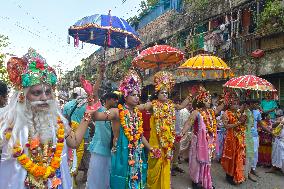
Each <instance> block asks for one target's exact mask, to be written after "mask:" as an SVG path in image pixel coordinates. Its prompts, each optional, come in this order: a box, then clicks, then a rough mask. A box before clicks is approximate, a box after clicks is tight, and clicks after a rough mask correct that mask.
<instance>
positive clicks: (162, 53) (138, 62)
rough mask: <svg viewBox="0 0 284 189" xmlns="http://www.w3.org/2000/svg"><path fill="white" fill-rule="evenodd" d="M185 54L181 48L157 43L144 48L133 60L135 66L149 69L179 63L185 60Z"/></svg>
mask: <svg viewBox="0 0 284 189" xmlns="http://www.w3.org/2000/svg"><path fill="white" fill-rule="evenodd" d="M183 58H184V54H183V52H181V51H180V50H178V49H176V48H174V47H171V46H168V45H155V46H153V47H149V48H147V49H145V50H143V51H142V52H141V53H140V54H139V55H138V56H137V57H136V58H134V60H133V61H132V64H133V66H135V67H138V68H142V69H149V68H157V67H158V68H164V67H168V66H171V65H173V64H178V63H179V62H180V61H181V60H183Z"/></svg>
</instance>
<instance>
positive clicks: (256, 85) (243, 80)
mask: <svg viewBox="0 0 284 189" xmlns="http://www.w3.org/2000/svg"><path fill="white" fill-rule="evenodd" d="M223 86H224V87H228V88H234V89H245V90H255V91H271V92H275V91H277V90H276V89H275V88H274V86H273V85H272V84H271V83H270V82H268V81H267V80H265V79H263V78H260V77H257V76H254V75H244V76H239V77H235V78H232V79H230V80H229V81H227V82H226V83H225V84H224V85H223Z"/></svg>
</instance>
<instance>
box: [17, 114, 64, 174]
mask: <svg viewBox="0 0 284 189" xmlns="http://www.w3.org/2000/svg"><path fill="white" fill-rule="evenodd" d="M57 124H58V127H59V128H58V130H57V144H56V149H55V152H54V155H53V158H52V159H51V161H50V165H48V166H44V165H39V164H38V163H34V162H33V161H32V160H31V159H30V158H29V157H28V156H27V155H26V154H25V153H23V148H22V147H21V145H20V144H18V145H16V146H15V147H14V149H13V151H14V157H17V160H18V162H19V163H20V164H21V165H22V167H23V168H25V169H26V170H27V172H28V174H30V175H32V176H34V177H35V178H38V179H41V180H47V178H48V177H49V176H52V175H53V174H54V173H55V171H56V169H58V168H59V167H60V164H61V154H62V151H63V147H64V125H63V122H62V121H61V119H60V117H58V118H57Z"/></svg>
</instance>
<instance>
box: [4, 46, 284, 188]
mask: <svg viewBox="0 0 284 189" xmlns="http://www.w3.org/2000/svg"><path fill="white" fill-rule="evenodd" d="M7 65H8V73H9V78H10V80H11V84H12V86H13V87H14V88H15V92H14V94H12V95H11V97H10V99H9V103H8V104H7V100H8V98H7V96H8V90H7V85H5V84H4V83H3V82H0V92H1V94H0V102H1V104H0V105H1V109H0V113H1V114H0V147H1V162H0V177H1V180H0V186H1V187H3V188H10V189H26V188H43V189H46V188H59V189H71V188H73V187H74V186H76V185H77V184H78V183H77V175H78V171H79V170H80V169H81V170H83V171H84V179H85V181H86V188H88V189H96V188H97V189H109V188H111V189H126V188H128V189H143V188H149V189H170V188H171V180H172V177H175V176H178V175H180V174H185V171H184V170H183V169H182V168H180V167H179V162H180V161H182V160H185V161H187V162H188V170H189V177H188V179H190V180H191V181H192V186H193V188H194V189H195V188H204V189H212V188H214V182H213V179H212V175H211V164H212V162H213V161H217V162H220V164H221V166H222V168H223V170H224V177H226V180H227V181H228V182H229V183H230V184H232V185H237V184H241V183H242V182H245V181H246V180H247V179H250V180H252V181H254V182H257V180H258V178H259V174H258V171H257V166H258V165H262V166H265V167H267V168H269V169H267V173H272V172H276V171H282V172H283V171H284V128H283V124H284V117H283V111H281V110H280V109H279V106H278V105H277V103H276V101H275V100H273V98H272V96H271V95H270V93H266V94H267V95H266V97H265V99H263V100H262V101H259V100H255V99H252V98H250V97H249V96H247V97H246V98H243V97H242V98H241V96H240V95H239V94H238V93H235V92H234V91H233V90H232V91H227V92H226V93H225V94H222V95H221V94H220V95H219V96H218V95H217V94H213V95H212V96H211V95H210V93H209V91H207V90H206V89H205V88H204V87H203V86H202V85H200V86H198V87H197V88H196V89H197V91H196V92H195V94H189V95H188V96H187V97H186V98H185V99H184V100H183V101H181V100H180V99H179V98H178V97H179V95H177V94H175V93H174V91H173V88H174V85H175V80H174V77H173V75H172V74H171V73H169V72H166V71H159V72H157V73H156V74H155V75H154V84H155V95H153V96H152V98H151V99H148V98H147V96H146V97H145V96H144V95H142V98H140V96H141V88H142V81H141V78H140V77H139V75H138V74H137V73H136V72H135V71H133V70H130V71H129V72H128V73H127V74H126V75H125V76H124V78H123V79H122V81H121V82H120V85H119V88H118V91H119V93H120V94H118V93H116V92H110V93H107V94H104V95H103V96H99V93H98V91H99V88H100V86H101V81H102V80H103V76H104V70H105V68H104V66H103V65H100V66H99V70H98V71H99V74H98V75H99V77H98V78H97V80H96V82H95V83H94V84H92V83H91V82H90V81H88V80H86V79H85V78H84V76H82V77H81V78H80V81H81V85H82V87H78V88H75V89H74V90H73V94H72V97H71V99H70V101H69V102H67V103H65V104H64V105H63V104H60V103H59V101H58V100H57V99H56V97H55V90H56V83H57V78H56V74H55V72H54V70H53V68H52V67H50V66H49V65H48V64H47V62H46V61H45V59H44V58H43V57H42V56H41V55H40V54H38V53H37V52H36V51H35V50H33V49H29V51H28V53H27V54H25V55H24V56H23V57H22V58H17V57H12V58H11V59H10V60H9V61H8V63H7ZM171 94H174V95H171ZM171 97H173V99H170V98H171Z"/></svg>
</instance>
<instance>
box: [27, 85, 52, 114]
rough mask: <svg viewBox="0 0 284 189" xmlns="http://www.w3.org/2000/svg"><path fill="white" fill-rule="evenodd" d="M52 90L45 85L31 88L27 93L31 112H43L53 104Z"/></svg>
mask: <svg viewBox="0 0 284 189" xmlns="http://www.w3.org/2000/svg"><path fill="white" fill-rule="evenodd" d="M52 99H53V96H52V88H51V86H50V85H47V84H39V85H35V86H32V87H31V88H30V89H29V91H28V93H27V100H28V102H29V103H30V106H31V107H32V111H45V110H47V109H48V108H49V107H50V106H49V105H50V103H52V102H53V100H52Z"/></svg>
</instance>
